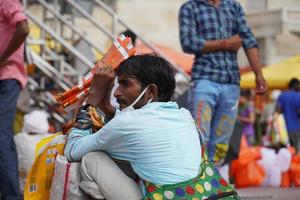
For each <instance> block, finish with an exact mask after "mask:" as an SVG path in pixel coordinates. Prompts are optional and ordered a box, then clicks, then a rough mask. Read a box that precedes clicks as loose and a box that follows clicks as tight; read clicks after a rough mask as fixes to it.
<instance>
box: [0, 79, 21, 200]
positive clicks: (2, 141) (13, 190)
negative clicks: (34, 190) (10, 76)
mask: <svg viewBox="0 0 300 200" xmlns="http://www.w3.org/2000/svg"><path fill="white" fill-rule="evenodd" d="M20 89H21V88H20V83H19V82H18V81H17V80H0V195H1V200H15V199H18V200H19V199H20V192H19V176H18V162H17V151H16V146H15V143H14V140H13V136H14V133H13V128H12V127H13V121H14V118H15V113H16V105H17V99H18V96H19V93H20Z"/></svg>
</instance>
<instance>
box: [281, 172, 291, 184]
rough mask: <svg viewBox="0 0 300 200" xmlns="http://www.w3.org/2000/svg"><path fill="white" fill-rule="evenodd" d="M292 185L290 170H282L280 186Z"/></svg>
mask: <svg viewBox="0 0 300 200" xmlns="http://www.w3.org/2000/svg"><path fill="white" fill-rule="evenodd" d="M290 186H291V177H290V171H286V172H282V173H281V185H280V187H284V188H288V187H290Z"/></svg>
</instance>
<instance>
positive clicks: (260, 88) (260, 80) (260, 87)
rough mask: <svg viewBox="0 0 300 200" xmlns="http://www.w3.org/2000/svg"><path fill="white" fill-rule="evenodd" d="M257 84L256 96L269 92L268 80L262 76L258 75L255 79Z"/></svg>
mask: <svg viewBox="0 0 300 200" xmlns="http://www.w3.org/2000/svg"><path fill="white" fill-rule="evenodd" d="M255 83H256V89H255V93H256V94H264V93H265V92H266V91H267V90H268V85H267V82H266V80H265V79H264V77H263V76H262V75H257V76H256V77H255Z"/></svg>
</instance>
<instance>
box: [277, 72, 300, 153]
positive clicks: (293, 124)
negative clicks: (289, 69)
mask: <svg viewBox="0 0 300 200" xmlns="http://www.w3.org/2000/svg"><path fill="white" fill-rule="evenodd" d="M288 87H289V89H288V90H287V91H284V92H282V93H281V94H280V95H279V97H278V100H277V107H276V111H277V112H282V113H283V116H284V119H285V123H286V127H287V131H288V135H289V139H290V142H291V145H292V146H293V147H295V149H296V151H299V139H300V94H299V89H300V82H299V80H298V79H296V78H293V79H292V80H291V81H290V82H289V85H288Z"/></svg>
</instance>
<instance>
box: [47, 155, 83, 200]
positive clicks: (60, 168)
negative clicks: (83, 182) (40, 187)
mask: <svg viewBox="0 0 300 200" xmlns="http://www.w3.org/2000/svg"><path fill="white" fill-rule="evenodd" d="M79 182H80V163H79V162H78V163H69V162H68V161H67V158H66V157H65V156H62V155H59V154H58V155H57V157H56V160H55V169H54V177H53V179H52V186H51V190H50V200H85V199H89V198H88V196H87V195H86V194H85V193H84V192H83V191H82V190H81V189H80V188H79Z"/></svg>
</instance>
